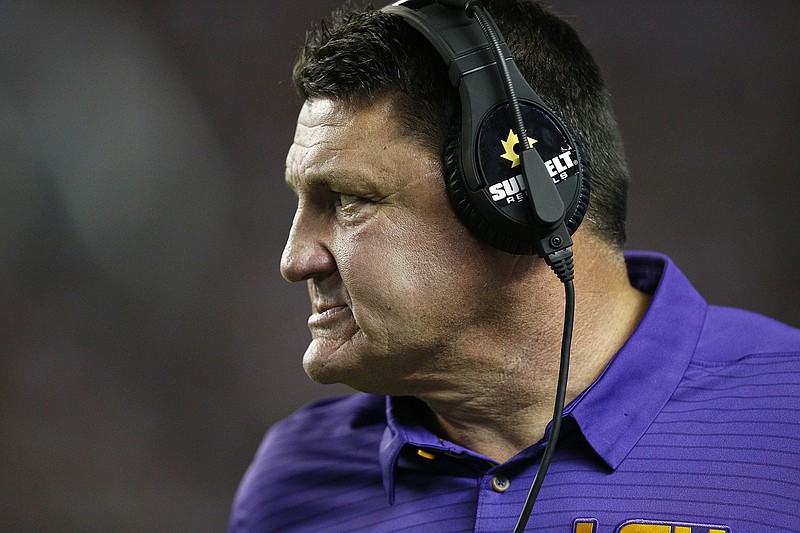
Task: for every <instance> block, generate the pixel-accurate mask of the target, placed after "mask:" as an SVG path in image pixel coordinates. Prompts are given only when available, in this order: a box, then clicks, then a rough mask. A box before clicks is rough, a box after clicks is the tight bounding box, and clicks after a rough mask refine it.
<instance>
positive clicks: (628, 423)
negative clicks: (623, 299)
mask: <svg viewBox="0 0 800 533" xmlns="http://www.w3.org/2000/svg"><path fill="white" fill-rule="evenodd" d="M625 259H626V262H627V265H628V275H629V278H630V280H631V284H632V285H633V286H634V287H636V288H637V289H639V290H641V291H643V292H646V293H650V294H652V295H653V299H652V300H651V303H650V307H649V308H648V310H647V312H646V313H645V316H644V317H643V318H642V320H641V322H640V323H639V325H638V327H637V328H636V330H635V331H634V333H633V335H632V336H631V337H630V338H629V339H628V341H627V342H626V343H625V345H624V346H623V347H622V349H621V350H620V351H619V352H617V354H616V355H615V356H614V358H613V359H612V360H611V362H610V363H609V364H608V365H607V366H606V368H605V370H604V371H603V373H602V374H601V376H600V377H599V378H598V379H597V381H595V382H594V383H593V384H592V385H591V386H590V387H589V388H588V389H587V390H586V391H584V392H583V394H581V395H580V396H579V397H578V398H577V399H576V400H575V401H573V402H572V404H571V405H569V406H568V407H567V413H568V414H569V416H571V417H573V418H574V419H575V421H576V422H577V424H578V427H579V428H580V430H581V433H582V434H583V436H584V437H585V438H586V440H587V442H588V443H589V444H590V445H591V446H592V448H593V449H594V450H595V452H597V454H598V455H599V456H600V457H601V458H602V459H603V461H605V463H606V464H607V465H608V466H609V467H610V468H617V467H618V466H619V464H620V463H621V462H622V460H623V459H625V457H626V456H627V455H628V453H630V451H631V449H633V447H634V445H636V443H637V442H638V441H639V439H640V438H641V437H642V435H643V434H644V432H645V431H646V430H647V428H648V427H649V426H650V424H651V423H652V422H653V420H654V419H655V417H656V415H658V413H659V412H660V411H661V409H662V408H663V407H664V405H665V404H666V403H667V401H668V400H669V398H670V397H671V396H672V393H673V392H674V391H675V389H676V388H677V386H678V383H679V382H680V380H681V379H682V377H683V375H684V373H685V371H686V368H687V367H688V365H689V361H690V360H691V358H692V355H693V354H694V350H695V347H696V345H697V341H698V339H699V337H700V331H701V329H702V327H703V322H704V320H705V315H706V308H707V304H706V302H705V300H703V298H702V297H701V296H700V295H699V294H698V293H697V291H696V290H695V289H694V287H692V285H691V284H690V283H689V280H688V279H686V277H685V276H684V275H683V273H682V272H681V271H680V270H679V269H678V267H676V266H675V265H674V264H673V263H672V261H670V260H669V259H668V258H667V257H665V256H662V255H658V254H653V253H645V252H628V253H626V254H625Z"/></svg>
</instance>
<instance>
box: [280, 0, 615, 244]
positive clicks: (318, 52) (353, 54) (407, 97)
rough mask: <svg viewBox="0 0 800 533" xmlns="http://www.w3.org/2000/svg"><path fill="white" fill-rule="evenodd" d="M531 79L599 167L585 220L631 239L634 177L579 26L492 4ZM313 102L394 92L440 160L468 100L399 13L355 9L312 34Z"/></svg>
mask: <svg viewBox="0 0 800 533" xmlns="http://www.w3.org/2000/svg"><path fill="white" fill-rule="evenodd" d="M483 3H484V5H485V7H486V9H487V10H488V11H489V13H490V14H491V15H492V17H493V18H494V19H495V21H496V22H497V25H498V27H499V28H500V31H501V32H502V33H503V35H504V36H505V38H506V41H507V42H508V44H509V48H510V50H511V52H512V54H513V55H514V58H515V61H516V63H517V66H518V67H519V69H520V71H521V72H522V75H523V76H524V77H525V79H526V80H527V81H528V83H529V84H530V85H531V86H532V87H533V89H534V90H535V91H536V92H537V93H538V94H539V95H540V96H541V97H542V98H543V99H544V100H545V101H546V102H548V103H549V104H550V105H551V106H552V107H553V108H554V109H555V110H557V111H558V112H559V113H560V114H561V115H562V117H563V118H564V119H565V120H566V121H567V122H568V123H569V124H570V125H571V126H572V128H573V129H574V130H575V132H576V133H577V135H578V137H579V138H580V140H581V142H582V144H583V147H584V150H585V154H586V159H587V161H588V163H589V166H590V168H591V170H592V173H591V177H592V197H591V201H590V204H589V211H588V213H587V214H586V217H585V219H584V224H586V221H588V222H589V226H590V227H592V228H593V229H592V231H593V232H594V233H596V234H597V235H599V236H601V237H603V238H604V239H605V240H606V241H608V242H609V243H612V244H615V245H617V246H618V247H622V245H623V244H624V243H625V216H626V210H627V191H628V184H629V181H630V177H629V172H628V166H627V163H626V160H625V154H624V149H623V145H622V139H621V136H620V133H619V129H618V127H617V122H616V118H615V116H614V112H613V109H612V107H611V103H610V98H609V95H608V91H607V89H606V86H605V82H604V80H603V78H602V75H601V74H600V70H599V68H598V67H597V64H596V63H595V61H594V59H593V58H592V56H591V54H590V53H589V51H588V50H587V49H586V47H585V46H584V45H583V43H582V42H581V40H580V38H579V37H578V35H577V33H576V32H575V30H574V29H573V28H572V27H571V26H570V25H569V24H567V23H566V22H565V21H564V20H562V19H561V18H559V17H558V16H556V15H555V14H554V13H552V12H551V11H549V10H547V9H546V8H544V7H542V6H541V5H540V4H539V3H538V2H535V1H533V0H485V1H484V2H483ZM294 85H295V88H296V89H297V92H298V94H299V95H300V96H301V97H302V98H304V99H314V98H319V97H323V98H332V99H337V100H342V101H346V102H349V103H352V104H368V103H369V102H371V101H373V100H375V99H377V98H380V97H383V96H387V95H389V96H391V97H392V98H393V101H394V102H395V104H396V106H397V110H398V113H399V119H400V126H401V128H402V130H403V133H405V134H409V135H412V136H414V137H415V138H417V139H419V140H420V141H422V143H423V144H424V146H426V147H429V148H430V149H431V150H432V151H433V153H439V154H441V153H442V151H443V150H444V146H445V143H446V142H447V137H448V130H449V128H450V125H451V124H452V123H453V122H454V120H455V119H456V118H457V116H458V113H459V109H460V101H459V97H458V93H457V92H456V90H455V89H454V88H453V87H452V85H451V84H450V82H449V80H448V78H447V72H446V69H445V66H444V63H443V61H442V59H441V58H440V57H439V55H438V53H437V52H436V50H435V49H434V48H433V46H432V45H431V44H430V43H428V41H427V40H426V39H425V38H424V37H422V35H421V34H419V33H418V32H417V31H415V30H413V29H412V28H411V27H410V26H409V25H408V24H407V23H406V22H405V21H404V20H402V19H401V18H400V17H399V16H397V15H390V14H387V13H383V12H381V11H376V10H375V9H374V8H373V7H371V6H367V7H361V8H358V7H355V6H353V5H352V4H348V5H346V6H345V7H343V8H341V9H339V10H337V11H336V12H334V14H333V15H332V18H331V20H330V22H325V21H323V22H321V23H320V24H319V25H317V26H316V27H315V28H314V29H313V30H312V31H311V32H309V33H308V35H307V36H306V42H305V46H304V48H303V50H302V53H301V55H300V58H299V59H298V61H297V63H296V64H295V68H294Z"/></svg>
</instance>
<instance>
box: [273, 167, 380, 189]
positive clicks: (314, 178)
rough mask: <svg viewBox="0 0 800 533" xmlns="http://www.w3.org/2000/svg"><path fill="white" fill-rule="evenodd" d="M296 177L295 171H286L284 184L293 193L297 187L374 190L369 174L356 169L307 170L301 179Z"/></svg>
mask: <svg viewBox="0 0 800 533" xmlns="http://www.w3.org/2000/svg"><path fill="white" fill-rule="evenodd" d="M297 178H298V176H297V174H296V173H290V172H287V173H286V180H285V182H286V185H287V186H288V187H289V189H291V190H292V191H293V192H295V193H297V192H298V189H303V190H308V191H314V190H336V191H338V190H339V189H340V188H345V187H346V188H347V190H348V191H354V192H361V193H367V192H375V191H376V186H375V183H374V182H373V180H372V179H371V178H370V175H369V174H366V173H363V172H361V171H360V170H358V169H353V170H348V171H346V172H344V171H339V170H326V171H324V172H307V173H304V174H303V176H302V178H301V179H299V180H298V179H297ZM298 182H299V184H298Z"/></svg>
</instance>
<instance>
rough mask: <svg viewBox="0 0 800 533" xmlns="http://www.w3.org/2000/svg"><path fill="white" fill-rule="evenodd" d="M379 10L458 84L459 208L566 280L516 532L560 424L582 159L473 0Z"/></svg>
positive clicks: (414, 2) (453, 174)
mask: <svg viewBox="0 0 800 533" xmlns="http://www.w3.org/2000/svg"><path fill="white" fill-rule="evenodd" d="M383 11H385V12H387V13H394V14H397V15H400V16H401V17H403V19H405V20H406V21H407V22H408V23H409V24H410V25H411V27H413V28H415V29H416V30H418V31H419V32H420V33H422V35H424V36H425V38H427V39H428V41H430V42H431V44H433V46H434V48H436V50H437V51H438V52H439V54H440V55H441V56H442V58H443V59H444V61H445V63H446V65H447V69H448V74H449V77H450V82H451V83H452V84H453V86H454V87H456V88H457V89H458V92H459V95H460V98H461V118H460V126H459V127H457V128H456V127H454V128H453V129H454V131H455V132H456V133H455V134H454V135H453V136H452V137H453V138H452V139H451V140H450V141H449V142H448V145H447V146H446V147H445V150H444V155H443V158H444V173H445V181H446V184H447V191H448V195H449V197H450V201H451V202H452V204H453V206H454V208H455V211H456V213H457V214H458V216H459V217H460V218H461V220H462V221H463V222H464V224H465V225H466V226H467V227H468V228H469V229H470V230H471V231H472V232H473V233H474V234H476V235H477V236H478V237H479V238H482V239H483V240H484V241H485V242H487V243H489V244H491V245H492V246H494V247H495V248H498V249H500V250H503V251H505V252H510V253H515V254H524V253H533V252H535V253H537V254H538V255H539V256H541V257H542V258H544V260H545V261H546V262H547V264H548V265H550V267H551V268H552V269H553V270H554V271H555V273H556V274H557V275H558V277H559V279H560V280H561V281H562V282H563V284H564V287H565V294H566V302H565V313H564V331H563V336H562V339H561V360H560V366H559V373H558V383H557V386H556V401H555V405H554V407H553V420H552V423H551V424H552V425H551V428H550V438H549V440H548V442H547V446H545V450H544V452H543V454H542V460H541V462H540V463H539V468H538V469H537V471H536V475H535V477H534V479H533V483H532V484H531V488H530V490H529V492H528V496H527V498H526V500H525V503H524V505H523V508H522V510H521V512H520V515H519V518H518V520H517V524H516V527H515V528H514V532H515V533H520V532H522V531H524V530H525V527H526V525H527V523H528V519H529V518H530V515H531V512H532V511H533V505H534V503H535V502H536V497H537V496H538V494H539V490H540V489H541V487H542V483H543V482H544V477H545V475H546V474H547V469H548V468H549V465H550V461H551V459H552V457H553V453H554V452H555V447H556V442H557V441H558V435H559V432H560V429H561V419H562V414H563V411H564V403H565V397H566V390H567V374H568V369H569V355H570V346H571V342H572V327H573V322H574V317H575V288H574V285H573V266H572V239H571V234H572V233H573V232H574V231H575V230H576V229H577V228H578V225H579V224H580V223H581V220H582V219H583V216H584V215H585V214H586V209H587V208H588V205H589V171H588V166H587V164H586V161H585V158H584V155H583V152H582V148H581V145H580V143H579V142H578V140H577V139H576V137H575V134H574V132H573V130H572V129H571V128H570V127H569V126H567V124H566V123H565V122H564V121H563V120H562V119H561V118H560V117H559V116H558V114H557V113H555V112H554V111H552V110H551V109H550V108H549V107H548V106H547V104H545V102H544V101H543V100H542V99H541V98H540V97H539V95H538V94H536V92H535V91H534V90H533V89H532V88H531V86H530V85H529V84H528V83H527V82H526V81H525V78H523V77H522V74H521V73H520V72H519V69H518V68H517V65H516V64H515V63H514V59H513V58H512V57H511V53H510V52H509V49H508V45H507V44H506V43H505V40H504V39H503V37H502V36H501V34H500V30H499V29H498V28H497V25H496V24H495V23H494V21H493V20H492V18H491V17H490V16H489V14H488V13H487V12H486V10H485V9H484V8H483V6H482V5H481V4H480V2H479V1H478V0H404V1H399V2H395V3H394V4H392V5H390V6H386V7H384V8H383ZM517 146H519V149H516V147H517Z"/></svg>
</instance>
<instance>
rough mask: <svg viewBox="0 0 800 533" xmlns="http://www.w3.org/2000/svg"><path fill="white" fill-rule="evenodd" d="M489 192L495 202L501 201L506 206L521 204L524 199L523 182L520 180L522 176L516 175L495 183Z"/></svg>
mask: <svg viewBox="0 0 800 533" xmlns="http://www.w3.org/2000/svg"><path fill="white" fill-rule="evenodd" d="M489 192H490V193H491V195H492V200H494V201H495V202H500V201H502V200H505V201H506V203H507V204H511V203H514V202H521V201H522V199H523V198H525V180H523V179H522V174H517V175H516V176H514V177H513V178H508V179H507V180H503V181H501V182H500V183H495V184H494V185H492V186H491V187H489Z"/></svg>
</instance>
